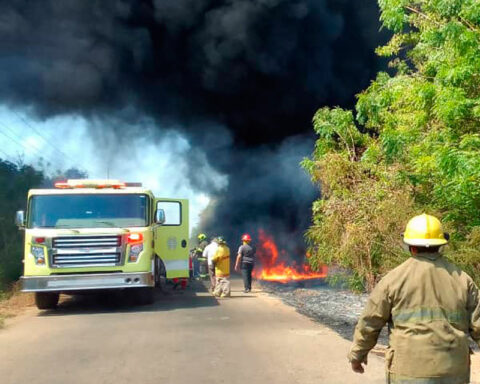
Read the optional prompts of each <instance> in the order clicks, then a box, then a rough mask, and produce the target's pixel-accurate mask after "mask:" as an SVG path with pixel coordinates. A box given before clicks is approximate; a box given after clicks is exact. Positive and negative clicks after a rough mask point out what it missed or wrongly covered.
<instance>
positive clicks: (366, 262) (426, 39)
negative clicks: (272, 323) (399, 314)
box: [303, 0, 480, 289]
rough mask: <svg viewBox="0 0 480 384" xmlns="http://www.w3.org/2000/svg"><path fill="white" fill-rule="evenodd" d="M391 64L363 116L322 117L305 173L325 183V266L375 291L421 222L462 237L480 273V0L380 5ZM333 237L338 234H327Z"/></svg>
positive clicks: (465, 256)
mask: <svg viewBox="0 0 480 384" xmlns="http://www.w3.org/2000/svg"><path fill="white" fill-rule="evenodd" d="M379 5H380V9H381V16H380V19H381V21H382V23H383V26H384V27H386V28H388V29H390V30H391V31H392V32H393V34H392V38H391V39H390V41H389V42H388V43H387V44H386V45H385V46H383V47H380V48H378V49H377V53H378V54H379V55H382V56H387V57H390V58H391V61H390V63H389V66H390V67H391V71H390V73H386V72H380V73H379V74H378V75H377V77H376V79H375V81H373V82H372V83H371V85H370V86H369V87H368V88H367V89H366V90H365V91H363V92H362V93H360V95H358V101H357V105H356V116H355V118H354V117H353V113H352V112H351V111H344V110H341V109H339V108H334V109H327V108H323V109H321V110H319V111H318V112H317V113H316V115H315V117H314V119H313V124H314V129H315V131H316V133H317V134H318V136H319V138H318V140H317V143H316V146H315V151H314V153H313V155H312V157H311V159H306V160H305V161H304V162H303V166H304V168H305V169H307V171H308V172H310V174H311V175H312V180H313V181H314V182H316V183H319V184H320V186H321V190H322V194H323V196H322V199H321V200H319V201H317V202H315V204H314V207H313V225H312V227H311V228H310V230H309V231H308V233H307V240H308V241H309V243H310V248H311V249H310V253H311V255H312V258H311V260H312V262H313V264H318V263H325V262H328V263H334V264H338V265H341V266H343V267H347V268H349V269H351V270H353V271H354V273H355V275H356V276H358V277H359V279H360V281H363V282H365V283H366V287H367V289H369V288H371V287H372V286H373V285H374V282H375V280H376V277H377V276H378V275H379V274H382V273H384V272H386V271H387V270H388V269H390V268H391V267H392V266H394V265H396V264H397V263H398V262H400V261H401V260H402V259H403V256H402V255H401V254H399V249H400V247H399V245H400V235H401V231H402V229H403V226H404V225H405V222H406V220H407V219H408V217H409V216H411V215H412V214H414V213H420V212H422V211H427V212H430V213H433V214H437V215H439V216H441V217H442V218H443V219H444V221H445V222H446V223H447V226H448V227H450V228H452V229H454V230H453V235H454V236H453V242H452V245H451V246H450V247H449V256H450V257H451V258H452V259H454V260H455V261H456V262H457V263H460V264H461V265H462V266H463V267H464V268H465V269H467V270H468V271H474V269H475V267H476V266H480V236H479V233H480V125H479V123H480V98H479V96H480V2H479V1H478V0H379ZM327 234H329V235H327Z"/></svg>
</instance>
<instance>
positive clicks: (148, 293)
mask: <svg viewBox="0 0 480 384" xmlns="http://www.w3.org/2000/svg"><path fill="white" fill-rule="evenodd" d="M153 294H154V291H153V288H151V287H143V288H136V289H135V301H136V303H137V304H138V305H150V304H153V302H154V301H155V298H154V295H153Z"/></svg>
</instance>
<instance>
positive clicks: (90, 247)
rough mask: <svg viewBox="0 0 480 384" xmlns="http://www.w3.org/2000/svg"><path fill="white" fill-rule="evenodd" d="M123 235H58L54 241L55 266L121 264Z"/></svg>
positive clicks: (53, 256)
mask: <svg viewBox="0 0 480 384" xmlns="http://www.w3.org/2000/svg"><path fill="white" fill-rule="evenodd" d="M121 243H122V242H121V236H117V235H114V236H72V237H57V238H54V239H53V241H52V248H53V249H52V259H51V260H52V266H53V267H71V268H73V267H90V266H116V265H120V262H121V256H122V248H121Z"/></svg>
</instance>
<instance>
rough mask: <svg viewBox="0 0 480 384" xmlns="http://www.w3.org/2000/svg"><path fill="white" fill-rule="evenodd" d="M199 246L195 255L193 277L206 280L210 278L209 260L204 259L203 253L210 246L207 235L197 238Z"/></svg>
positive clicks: (200, 235) (201, 234) (202, 234)
mask: <svg viewBox="0 0 480 384" xmlns="http://www.w3.org/2000/svg"><path fill="white" fill-rule="evenodd" d="M197 240H198V244H197V247H196V248H195V255H194V258H193V276H194V277H195V278H198V277H200V278H202V279H204V278H206V277H208V266H207V259H206V258H204V257H203V251H204V250H205V248H206V247H207V245H208V241H207V235H205V234H204V233H200V234H199V235H198V236H197Z"/></svg>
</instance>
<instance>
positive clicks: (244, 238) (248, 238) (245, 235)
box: [242, 233, 252, 241]
mask: <svg viewBox="0 0 480 384" xmlns="http://www.w3.org/2000/svg"><path fill="white" fill-rule="evenodd" d="M242 241H252V238H251V237H250V235H249V234H248V233H245V234H244V235H243V236H242Z"/></svg>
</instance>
